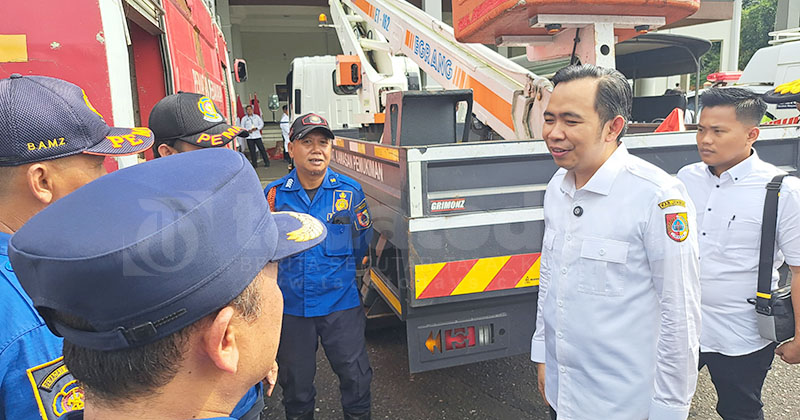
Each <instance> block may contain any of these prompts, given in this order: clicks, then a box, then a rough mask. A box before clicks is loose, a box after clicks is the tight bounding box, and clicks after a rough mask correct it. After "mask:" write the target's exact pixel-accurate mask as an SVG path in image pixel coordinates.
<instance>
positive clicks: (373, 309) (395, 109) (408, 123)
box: [294, 0, 800, 373]
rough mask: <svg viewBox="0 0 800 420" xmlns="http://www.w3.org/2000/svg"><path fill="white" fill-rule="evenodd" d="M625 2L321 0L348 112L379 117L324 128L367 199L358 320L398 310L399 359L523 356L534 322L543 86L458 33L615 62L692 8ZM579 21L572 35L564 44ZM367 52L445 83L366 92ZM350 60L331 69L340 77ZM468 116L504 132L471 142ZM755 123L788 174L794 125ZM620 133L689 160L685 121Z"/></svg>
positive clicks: (691, 142)
mask: <svg viewBox="0 0 800 420" xmlns="http://www.w3.org/2000/svg"><path fill="white" fill-rule="evenodd" d="M625 1H627V2H630V3H637V2H638V3H639V4H638V6H637V7H632V8H631V13H632V14H633V16H616V15H610V14H608V13H609V10H613V11H618V10H620V9H619V8H618V7H608V6H609V4H611V3H613V4H616V5H617V6H618V3H620V1H619V0H615V1H613V2H609V1H606V2H603V1H594V0H580V1H579V2H584V3H587V4H589V3H594V4H595V5H603V6H605V8H603V7H600V8H598V7H595V8H592V7H587V8H584V9H580V10H581V12H585V13H598V14H597V15H574V13H575V12H574V11H572V10H574V9H571V10H563V8H562V9H558V8H551V9H550V12H548V13H551V14H548V13H544V12H547V10H545V9H543V10H538V9H535V8H525V6H526V5H527V6H532V5H541V4H544V3H548V2H547V1H543V0H528V1H523V2H519V1H516V0H515V1H513V2H511V1H507V2H502V1H495V0H492V1H483V2H481V1H472V2H469V1H466V2H465V1H464V0H460V1H454V2H453V8H454V21H455V22H456V23H457V29H456V30H454V29H453V28H451V27H450V26H448V25H446V24H445V23H443V22H441V21H439V20H438V19H435V18H433V17H431V16H428V15H427V14H425V13H424V12H423V11H421V10H419V9H418V8H416V7H414V6H413V5H410V4H408V3H406V2H403V1H387V0H330V5H331V15H332V16H333V17H334V18H333V20H334V22H333V25H334V26H336V30H337V33H339V34H340V40H342V38H345V40H344V41H342V47H343V50H344V51H345V53H346V54H347V55H350V56H355V57H357V58H358V60H352V59H349V60H351V61H349V62H350V63H351V65H352V64H356V65H357V66H360V69H361V73H360V81H359V82H360V84H361V87H362V88H366V89H367V91H368V93H367V92H361V93H360V94H361V95H369V104H368V105H370V106H371V108H364V109H360V110H359V112H364V110H365V109H369V114H372V122H373V123H374V122H376V121H383V129H382V135H381V136H380V137H379V138H378V139H369V138H368V137H366V138H367V139H364V137H362V138H361V139H358V138H347V137H344V136H337V138H336V139H335V140H334V145H333V154H332V159H331V167H332V168H333V169H334V170H336V171H338V172H341V173H343V174H346V175H348V176H350V177H353V178H355V179H356V180H358V181H359V183H361V185H362V187H363V189H364V191H365V193H366V196H367V197H368V200H369V205H370V208H371V209H372V212H371V213H372V219H373V223H374V228H375V232H376V234H375V236H374V238H373V242H372V244H371V248H370V256H371V258H370V264H369V266H368V267H367V270H366V273H365V275H364V277H363V283H362V288H361V290H362V296H363V297H364V304H365V307H366V311H367V316H368V318H370V319H372V320H378V319H385V318H387V317H392V318H396V319H399V320H401V321H402V322H404V323H405V329H406V339H407V346H408V363H409V371H410V372H412V373H415V372H422V371H427V370H432V369H439V368H444V367H449V366H457V365H462V364H467V363H473V362H478V361H484V360H490V359H495V358H499V357H505V356H511V355H516V354H521V353H526V352H528V351H529V350H530V339H531V335H532V334H533V331H534V328H535V314H536V302H537V292H538V281H539V256H540V253H541V249H542V237H543V230H544V221H543V209H542V202H543V196H544V190H545V187H546V185H547V182H548V181H549V179H550V178H551V176H552V174H553V173H554V172H555V171H556V169H557V167H556V166H555V164H554V163H553V160H552V158H551V156H550V154H549V153H548V150H547V147H546V145H545V144H544V142H543V141H541V140H540V139H541V128H542V112H543V110H544V107H545V106H546V104H547V101H548V98H549V94H550V92H551V90H552V86H551V84H550V82H549V81H548V80H547V79H544V78H542V77H539V76H536V75H535V74H532V73H530V72H529V71H527V70H525V69H524V68H522V67H520V66H518V65H516V64H514V63H513V62H511V61H510V60H508V59H507V58H505V57H503V56H501V55H499V54H497V53H495V52H494V51H492V50H491V49H489V48H487V47H485V46H483V45H480V44H469V43H462V42H460V41H459V40H458V39H457V38H458V37H467V38H468V39H467V41H470V40H472V41H480V42H498V43H504V44H506V45H509V44H513V45H527V46H528V47H529V49H528V51H529V56H537V54H538V56H543V55H547V56H549V57H552V56H555V55H558V54H562V55H570V54H573V55H575V56H576V57H578V59H579V60H580V61H581V62H591V63H597V64H600V65H611V66H613V65H614V62H613V48H614V43H615V41H618V40H622V39H624V38H626V37H631V36H634V35H635V34H636V33H637V31H643V30H644V28H643V27H642V25H644V26H647V28H648V29H655V28H656V27H658V26H661V25H664V24H668V23H671V22H673V21H675V20H678V19H681V18H682V17H685V16H687V15H688V14H690V13H692V10H697V6H699V2H697V1H684V0H681V1H680V2H673V1H669V0H665V1H663V2H658V5H656V6H658V7H655V6H654V4H653V2H647V1H645V0H624V1H623V2H625ZM570 2H573V3H574V2H575V0H570V1H565V0H562V1H553V2H550V3H554V4H555V3H559V4H561V3H570ZM512 3H513V4H512ZM601 3H602V4H601ZM648 4H649V6H648ZM670 5H676V6H675V7H669V6H670ZM687 5H688V6H689V7H687ZM466 6H469V8H468V9H469V10H462V9H463V8H464V7H466ZM639 6H641V7H639ZM522 9H524V11H523V10H522ZM526 11H527V12H529V13H526ZM531 13H533V14H532V15H531ZM552 13H558V14H552ZM569 13H572V14H569ZM603 13H606V14H603ZM337 16H339V17H337ZM509 19H510V20H509ZM516 20H523V21H524V22H523V23H522V24H518V23H519V22H516ZM548 25H556V26H549V28H548ZM579 30H580V33H581V35H580V39H582V40H583V41H580V42H581V43H583V45H580V44H579V43H578V42H577V41H574V40H575V38H577V37H576V36H575V35H576V32H578V31H579ZM349 33H358V34H361V35H360V36H361V38H360V40H359V42H353V40H352V39H351V38H348V37H347V36H344V35H342V34H349ZM367 34H371V35H369V39H368V40H367V39H363V38H365V35H367ZM379 42H383V45H380V44H379ZM548 45H549V46H550V47H549V48H547V47H548ZM364 46H366V47H367V48H363V47H364ZM359 48H361V50H359ZM365 51H370V52H365ZM376 51H377V52H380V53H388V54H392V55H399V56H401V58H403V59H410V60H411V61H413V62H414V63H415V64H416V65H417V66H418V67H419V68H420V69H422V70H423V71H425V72H426V74H427V75H428V76H429V77H431V78H433V79H434V80H436V82H438V83H439V84H440V85H441V86H442V87H443V88H444V90H442V91H435V92H422V91H417V90H409V89H407V86H406V88H403V87H404V86H403V83H402V80H401V83H400V84H399V86H395V87H393V88H391V89H383V90H382V91H381V90H380V88H378V89H377V90H375V89H372V90H370V89H369V88H368V86H369V81H370V80H379V79H380V72H378V71H375V72H374V73H373V70H375V68H374V67H373V68H372V70H371V69H370V67H371V66H372V63H371V61H370V55H371V54H372V52H376ZM343 61H344V60H343ZM406 68H408V67H406ZM350 69H351V67H350V68H349V67H347V66H339V67H337V69H336V71H344V72H345V76H347V75H350ZM294 71H297V68H294ZM334 78H338V79H339V80H340V81H341V80H342V76H341V75H339V76H334ZM345 78H346V77H345ZM347 82H348V83H353V80H352V78H351V80H349V81H347ZM384 87H385V86H384ZM295 105H296V104H295ZM378 113H381V114H383V116H381V117H379V118H376V117H375V116H376V115H377V114H378ZM473 115H474V117H475V118H476V119H478V120H480V121H481V122H482V123H485V124H487V125H488V126H490V127H491V128H492V130H493V131H494V132H496V133H498V134H499V135H500V137H502V138H503V140H499V141H473V140H474V139H473V138H472V137H470V135H469V131H470V130H469V128H470V126H471V125H472V124H471V123H472V118H473ZM362 121H365V122H367V119H364V120H362ZM761 133H762V134H761V138H760V140H759V144H758V146H757V147H758V151H759V156H761V157H762V158H763V159H765V160H767V161H769V162H771V163H773V164H776V165H778V166H780V167H782V168H784V169H785V170H787V171H789V172H795V171H796V170H797V169H798V167H800V152H799V150H800V131H799V130H798V127H797V126H780V127H769V128H764V129H763V130H762V132H761ZM537 139H539V140H537ZM623 141H624V142H625V143H626V146H627V147H628V149H629V151H630V152H631V153H633V154H635V155H638V156H640V157H642V158H644V159H645V160H648V161H650V162H652V163H654V164H656V165H658V166H659V167H661V168H662V169H664V170H666V171H667V172H669V173H672V174H674V173H676V172H677V170H678V169H679V168H680V167H682V166H683V165H686V164H689V163H692V162H696V161H698V160H699V157H698V154H697V150H696V143H695V133H694V132H676V133H644V134H635V135H629V136H626V137H625V138H624V140H623Z"/></svg>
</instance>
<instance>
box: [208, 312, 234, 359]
mask: <svg viewBox="0 0 800 420" xmlns="http://www.w3.org/2000/svg"><path fill="white" fill-rule="evenodd" d="M233 315H234V310H233V308H232V307H230V306H226V307H224V308H222V310H220V311H219V312H218V313H217V316H216V317H215V318H214V319H213V320H212V321H211V323H210V324H208V326H207V327H205V329H204V332H203V349H204V350H205V352H206V354H207V355H208V357H209V359H211V360H212V361H213V362H214V364H215V365H216V366H217V368H219V369H220V370H222V371H225V372H230V373H236V370H237V368H238V365H239V348H238V343H237V342H236V333H235V332H234V329H233V326H232V325H231V320H232V319H233Z"/></svg>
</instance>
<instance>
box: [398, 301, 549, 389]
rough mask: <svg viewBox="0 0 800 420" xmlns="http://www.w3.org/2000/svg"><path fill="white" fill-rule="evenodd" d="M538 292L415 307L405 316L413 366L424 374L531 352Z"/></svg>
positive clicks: (413, 368) (412, 369)
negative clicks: (429, 371) (434, 370)
mask: <svg viewBox="0 0 800 420" xmlns="http://www.w3.org/2000/svg"><path fill="white" fill-rule="evenodd" d="M536 298H537V294H536V293H526V294H521V295H517V296H505V297H502V298H493V299H486V300H479V301H472V302H459V303H452V304H444V305H436V306H432V307H426V308H415V309H414V311H413V313H409V314H408V315H407V319H406V334H407V340H408V359H409V370H410V371H411V373H418V372H424V371H428V370H433V369H440V368H445V367H450V366H458V365H463V364H467V363H474V362H479V361H483V360H491V359H497V358H499V357H507V356H513V355H517V354H522V353H527V352H529V351H530V342H531V341H530V340H531V336H532V335H533V331H534V329H535V328H536V325H535V319H536Z"/></svg>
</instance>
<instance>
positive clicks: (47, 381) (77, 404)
mask: <svg viewBox="0 0 800 420" xmlns="http://www.w3.org/2000/svg"><path fill="white" fill-rule="evenodd" d="M27 372H28V380H30V383H31V386H32V387H33V396H34V397H35V398H36V404H37V405H38V406H39V414H40V415H41V416H42V419H43V420H56V419H57V418H59V417H61V416H62V415H64V413H68V412H70V411H76V410H83V401H84V399H83V388H81V386H80V385H78V381H76V380H75V378H73V377H72V374H71V373H69V370H68V369H67V366H66V365H65V364H64V357H63V356H62V357H59V358H58V359H55V360H52V361H50V362H47V363H44V364H41V365H39V366H35V367H32V368H30V369H28V370H27Z"/></svg>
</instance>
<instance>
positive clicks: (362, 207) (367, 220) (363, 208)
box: [353, 198, 372, 230]
mask: <svg viewBox="0 0 800 420" xmlns="http://www.w3.org/2000/svg"><path fill="white" fill-rule="evenodd" d="M353 211H355V212H356V230H364V229H366V228H368V227H370V226H372V218H371V217H370V215H369V207H367V199H366V198H365V199H363V200H361V202H360V203H358V205H357V206H356V207H355V209H353Z"/></svg>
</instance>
